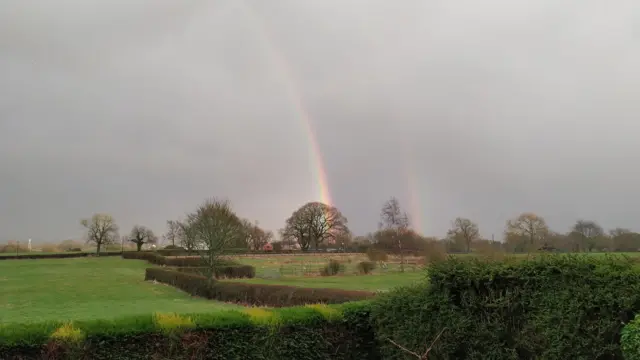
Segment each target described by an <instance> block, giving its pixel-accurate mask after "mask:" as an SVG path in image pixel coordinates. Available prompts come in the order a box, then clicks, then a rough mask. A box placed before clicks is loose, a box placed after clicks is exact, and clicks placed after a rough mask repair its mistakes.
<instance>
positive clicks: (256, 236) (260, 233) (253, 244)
mask: <svg viewBox="0 0 640 360" xmlns="http://www.w3.org/2000/svg"><path fill="white" fill-rule="evenodd" d="M242 225H243V226H244V228H245V231H246V242H247V245H248V246H249V248H250V249H251V250H256V251H257V250H261V249H262V248H263V247H264V245H266V244H267V243H268V242H269V241H271V240H273V232H271V231H265V230H264V229H262V228H260V226H258V222H257V221H256V222H255V223H252V222H251V221H249V220H247V219H243V220H242Z"/></svg>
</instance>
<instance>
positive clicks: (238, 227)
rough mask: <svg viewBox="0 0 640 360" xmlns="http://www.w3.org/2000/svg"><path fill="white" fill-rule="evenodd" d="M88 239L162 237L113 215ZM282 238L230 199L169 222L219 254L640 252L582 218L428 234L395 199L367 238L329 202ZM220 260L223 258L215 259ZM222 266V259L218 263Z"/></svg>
mask: <svg viewBox="0 0 640 360" xmlns="http://www.w3.org/2000/svg"><path fill="white" fill-rule="evenodd" d="M81 224H82V225H83V226H84V228H85V230H86V237H87V241H88V242H90V243H93V244H94V245H96V247H97V249H98V252H99V251H100V248H101V247H103V246H105V245H108V244H113V243H117V242H118V241H121V242H123V243H124V242H131V243H133V244H135V245H136V247H137V250H141V249H142V247H143V246H144V245H145V244H157V243H158V241H159V239H158V237H157V236H156V235H155V234H154V232H153V231H152V230H151V229H149V228H148V227H145V226H142V225H135V226H134V227H133V228H132V229H131V231H130V232H129V233H128V235H126V236H124V237H120V236H119V235H118V234H119V229H118V226H117V224H116V222H115V220H114V219H113V217H112V216H111V215H108V214H95V215H94V216H93V217H91V218H90V219H83V220H82V221H81ZM278 234H279V240H277V241H276V239H275V236H274V233H273V232H272V231H268V230H265V229H263V228H261V227H260V226H259V224H258V222H257V221H251V220H249V219H245V218H241V217H239V216H238V215H237V214H236V213H235V212H234V210H233V209H232V206H231V203H230V202H229V201H228V200H221V199H215V198H214V199H210V200H206V201H205V202H203V203H202V204H201V205H200V206H198V207H197V208H196V209H195V210H194V211H192V212H189V213H186V214H185V215H184V216H183V217H182V218H180V219H175V220H168V221H167V229H166V233H165V234H164V235H163V238H164V242H165V243H168V244H169V245H170V246H172V247H182V248H184V249H186V250H187V251H188V252H192V251H195V250H211V251H212V252H214V253H222V252H224V251H225V250H229V249H247V250H253V251H260V250H263V249H264V246H265V245H266V244H270V245H271V246H272V247H273V250H275V251H280V250H300V251H311V250H315V251H322V250H327V249H332V250H336V251H359V252H361V251H366V250H367V249H368V248H370V247H375V248H377V249H380V250H384V251H385V252H387V253H395V254H399V255H400V256H401V257H402V256H404V254H406V253H411V252H420V251H427V250H428V249H429V248H432V247H433V246H438V247H440V248H442V249H444V250H445V251H446V252H450V253H464V252H474V251H485V250H500V251H507V252H514V253H517V252H530V251H538V250H555V251H572V252H591V251H638V250H639V249H640V234H639V233H636V232H633V231H631V230H629V229H624V228H615V229H612V230H610V231H608V232H606V231H605V230H604V229H603V228H602V227H601V226H600V225H599V224H598V223H597V222H595V221H592V220H584V219H581V220H577V221H576V223H575V224H574V225H573V226H572V227H571V228H570V229H568V231H566V232H556V231H553V230H551V229H550V228H549V226H548V225H547V223H546V221H545V219H544V218H543V217H541V216H539V215H537V214H534V213H531V212H525V213H522V214H520V215H519V216H517V217H515V218H513V219H510V220H508V221H507V222H506V224H505V230H504V234H503V238H502V239H501V240H502V241H497V240H494V239H491V240H489V239H485V238H483V237H482V236H481V235H480V229H479V227H478V224H477V223H475V222H474V221H472V220H471V219H468V218H463V217H458V218H456V219H454V220H453V221H452V222H451V227H450V229H449V231H448V232H447V234H446V236H444V237H443V238H436V237H427V236H423V235H421V234H419V233H417V232H416V231H415V230H414V229H412V227H411V224H410V221H409V216H408V214H407V213H406V212H404V211H403V210H402V208H401V206H400V202H399V201H398V199H397V198H395V197H392V198H390V199H389V200H387V201H386V202H384V203H383V204H382V206H381V210H380V218H379V224H378V229H377V230H376V231H374V232H371V233H369V234H366V235H364V236H354V235H353V234H352V232H351V231H350V230H349V227H348V220H347V218H346V217H345V216H344V215H343V214H342V213H341V212H340V211H339V210H338V209H337V208H336V207H335V206H331V205H328V204H324V203H321V202H308V203H306V204H304V205H302V206H301V207H300V208H298V209H296V210H295V211H294V212H293V213H292V214H291V216H289V217H288V218H287V219H286V221H285V224H284V227H283V228H282V229H279V230H278ZM213 257H215V256H213ZM210 260H211V261H214V259H213V258H212V259H210Z"/></svg>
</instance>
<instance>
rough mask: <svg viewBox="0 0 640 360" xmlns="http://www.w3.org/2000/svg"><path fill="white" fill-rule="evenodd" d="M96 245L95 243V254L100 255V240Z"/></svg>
mask: <svg viewBox="0 0 640 360" xmlns="http://www.w3.org/2000/svg"><path fill="white" fill-rule="evenodd" d="M96 245H97V247H96V254H97V255H98V256H100V246H101V245H102V241H98V242H97V243H96Z"/></svg>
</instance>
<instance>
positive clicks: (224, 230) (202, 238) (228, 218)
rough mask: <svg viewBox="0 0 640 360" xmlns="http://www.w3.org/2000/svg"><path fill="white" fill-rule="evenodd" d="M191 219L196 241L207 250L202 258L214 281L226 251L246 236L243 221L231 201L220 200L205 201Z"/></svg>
mask: <svg viewBox="0 0 640 360" xmlns="http://www.w3.org/2000/svg"><path fill="white" fill-rule="evenodd" d="M191 218H192V220H193V222H192V226H193V229H194V232H195V236H196V239H198V241H199V242H200V243H201V244H202V245H203V246H204V248H205V251H204V252H203V253H202V254H201V256H202V259H203V260H204V263H205V264H206V267H207V270H208V275H209V279H210V280H212V279H213V277H214V276H215V269H216V267H217V266H218V265H219V263H220V259H221V257H222V256H223V255H224V252H225V250H226V249H228V248H229V247H230V246H231V245H232V244H235V243H237V241H238V240H239V239H241V238H242V237H243V236H244V235H245V232H244V227H243V224H242V221H241V220H240V218H239V217H238V216H237V215H236V213H235V212H234V211H233V210H232V209H231V204H230V203H229V201H227V200H220V199H211V200H207V201H205V202H204V203H203V204H202V205H200V206H199V207H198V209H197V210H196V212H195V213H193V214H192V215H191Z"/></svg>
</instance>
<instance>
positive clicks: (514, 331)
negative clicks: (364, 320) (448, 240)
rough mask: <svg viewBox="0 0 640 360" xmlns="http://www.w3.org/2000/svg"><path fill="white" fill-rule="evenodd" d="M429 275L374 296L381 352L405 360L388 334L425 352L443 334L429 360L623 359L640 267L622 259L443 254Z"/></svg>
mask: <svg viewBox="0 0 640 360" xmlns="http://www.w3.org/2000/svg"><path fill="white" fill-rule="evenodd" d="M428 274H429V283H428V285H427V284H426V282H425V283H424V284H421V285H416V286H412V287H405V288H400V289H396V290H394V291H391V292H390V293H387V294H384V295H380V296H379V297H378V298H376V301H375V302H374V306H373V312H372V318H373V320H374V322H375V331H376V332H377V336H378V338H379V340H380V341H381V344H382V348H381V351H382V353H383V356H385V358H393V359H403V358H407V359H409V358H410V357H406V356H405V355H406V354H405V353H404V352H403V351H402V350H400V348H399V347H398V346H397V345H395V344H393V343H392V341H394V342H396V344H398V345H400V346H403V347H405V348H407V349H412V350H413V351H416V352H419V353H422V352H424V350H425V349H426V348H427V346H428V345H429V344H430V343H431V340H433V339H435V338H436V337H437V336H438V334H439V333H440V332H442V335H441V336H440V337H439V338H438V341H437V342H436V343H435V344H434V346H433V348H432V350H431V351H430V353H429V359H497V360H500V359H622V351H621V346H620V331H621V329H622V327H623V325H624V323H626V322H628V321H629V320H630V319H631V317H632V316H633V314H634V313H636V312H638V311H640V272H639V271H638V270H637V269H636V267H635V265H634V263H633V261H631V260H630V259H626V258H621V257H593V256H575V255H564V256H560V255H555V256H552V255H546V256H539V257H535V258H530V259H524V260H508V259H507V260H502V261H497V260H482V259H470V260H462V259H449V260H448V261H445V262H438V263H435V264H433V265H432V266H431V267H430V268H429V270H428ZM628 334H632V331H631V330H629V331H628ZM629 336H630V335H629ZM403 356H405V357H403Z"/></svg>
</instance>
